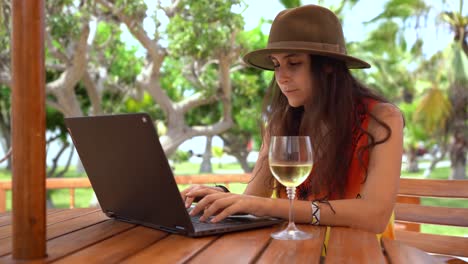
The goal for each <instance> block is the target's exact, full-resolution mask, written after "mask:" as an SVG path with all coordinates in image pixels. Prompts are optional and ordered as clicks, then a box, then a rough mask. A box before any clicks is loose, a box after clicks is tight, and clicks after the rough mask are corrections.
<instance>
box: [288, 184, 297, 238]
mask: <svg viewBox="0 0 468 264" xmlns="http://www.w3.org/2000/svg"><path fill="white" fill-rule="evenodd" d="M286 192H287V193H288V198H289V224H288V228H289V229H291V228H294V229H295V224H294V208H293V204H294V198H295V197H296V187H287V188H286Z"/></svg>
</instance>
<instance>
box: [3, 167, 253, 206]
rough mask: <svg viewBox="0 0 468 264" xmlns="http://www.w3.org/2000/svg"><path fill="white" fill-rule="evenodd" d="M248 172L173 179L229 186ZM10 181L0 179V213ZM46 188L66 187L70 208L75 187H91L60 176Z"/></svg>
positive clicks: (80, 180) (85, 181) (84, 180)
mask: <svg viewBox="0 0 468 264" xmlns="http://www.w3.org/2000/svg"><path fill="white" fill-rule="evenodd" d="M249 179H250V174H200V175H177V176H175V180H176V182H177V184H210V183H216V184H222V185H224V186H226V187H227V188H229V184H231V183H247V182H248V181H249ZM11 185H12V184H11V181H0V213H1V212H5V211H6V201H7V199H6V192H7V191H9V190H11V188H12V186H11ZM46 188H47V189H48V190H53V189H68V190H69V192H70V194H69V195H70V208H74V207H75V189H77V188H91V183H90V181H89V179H88V178H60V179H47V180H46Z"/></svg>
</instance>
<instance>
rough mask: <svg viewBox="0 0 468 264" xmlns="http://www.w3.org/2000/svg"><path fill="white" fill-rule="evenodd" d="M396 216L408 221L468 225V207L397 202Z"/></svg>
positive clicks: (398, 218)
mask: <svg viewBox="0 0 468 264" xmlns="http://www.w3.org/2000/svg"><path fill="white" fill-rule="evenodd" d="M395 218H396V220H401V221H407V222H417V223H426V224H437V225H451V226H464V227H468V208H450V207H438V206H422V205H415V204H400V203H397V204H396V205H395Z"/></svg>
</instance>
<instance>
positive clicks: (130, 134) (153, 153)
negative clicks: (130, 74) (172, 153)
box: [65, 113, 282, 237]
mask: <svg viewBox="0 0 468 264" xmlns="http://www.w3.org/2000/svg"><path fill="white" fill-rule="evenodd" d="M65 124H66V126H67V128H68V131H69V133H70V136H71V137H72V139H73V142H74V144H75V147H76V150H77V152H78V155H79V156H80V159H81V162H82V163H83V166H84V169H85V171H86V173H87V175H88V177H89V180H90V182H91V185H92V187H93V189H94V192H95V193H96V197H97V199H98V201H99V204H100V206H101V208H102V210H103V212H104V213H105V214H106V215H107V216H109V217H112V218H115V219H118V220H122V221H126V222H131V223H135V224H141V225H144V226H148V227H152V228H156V229H160V230H164V231H168V232H173V233H180V234H184V235H188V236H193V237H197V236H205V235H212V234H217V233H225V232H231V231H238V230H244V229H250V228H257V227H262V226H269V225H273V224H276V223H279V222H281V221H282V220H280V219H276V218H270V217H254V216H252V215H246V216H242V217H241V216H233V217H229V218H227V219H226V220H225V221H223V222H220V223H216V224H212V223H209V222H201V223H200V222H198V221H197V218H198V216H195V217H190V215H189V214H188V212H187V209H186V208H185V206H184V202H183V201H182V199H181V196H180V192H179V190H178V188H177V184H176V182H175V179H174V175H173V173H172V170H171V168H170V166H169V163H168V160H167V158H166V156H165V154H164V151H163V149H162V146H161V144H160V142H159V138H158V135H157V133H156V129H155V127H154V125H153V122H152V120H151V118H150V117H149V115H147V114H145V113H136V114H119V115H106V116H93V117H72V118H65Z"/></svg>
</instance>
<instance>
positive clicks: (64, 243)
mask: <svg viewBox="0 0 468 264" xmlns="http://www.w3.org/2000/svg"><path fill="white" fill-rule="evenodd" d="M134 227H135V225H133V224H129V223H125V222H121V221H117V220H113V219H109V220H107V221H104V222H101V223H98V224H96V225H92V226H89V227H86V228H83V229H80V230H77V231H75V232H71V233H68V234H65V235H63V236H59V237H57V238H54V239H50V240H49V241H47V258H45V259H44V260H43V261H44V262H45V263H49V262H52V261H54V260H57V259H59V258H62V257H64V256H66V255H68V254H71V253H73V252H76V251H79V250H81V249H83V248H86V247H88V246H90V245H93V244H95V243H97V242H100V241H102V240H104V239H107V238H109V237H112V236H114V235H117V234H119V233H121V232H124V231H126V230H129V229H131V228H134ZM0 263H14V261H13V259H12V256H11V255H7V256H5V257H3V258H0Z"/></svg>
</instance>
